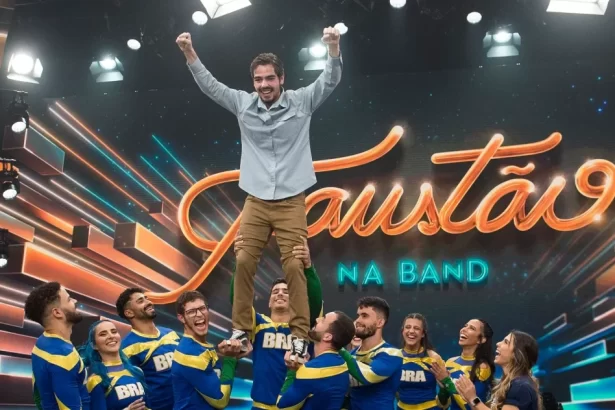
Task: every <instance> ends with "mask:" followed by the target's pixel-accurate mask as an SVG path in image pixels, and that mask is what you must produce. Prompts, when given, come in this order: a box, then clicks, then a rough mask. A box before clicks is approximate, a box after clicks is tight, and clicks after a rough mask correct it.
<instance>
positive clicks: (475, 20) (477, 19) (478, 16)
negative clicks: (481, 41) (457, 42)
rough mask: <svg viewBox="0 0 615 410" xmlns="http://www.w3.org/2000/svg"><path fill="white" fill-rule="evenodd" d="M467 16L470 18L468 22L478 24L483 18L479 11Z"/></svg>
mask: <svg viewBox="0 0 615 410" xmlns="http://www.w3.org/2000/svg"><path fill="white" fill-rule="evenodd" d="M467 18H468V23H470V24H478V23H480V21H481V20H482V19H483V16H482V14H480V13H479V12H478V11H473V12H472V13H470V14H468V17H467Z"/></svg>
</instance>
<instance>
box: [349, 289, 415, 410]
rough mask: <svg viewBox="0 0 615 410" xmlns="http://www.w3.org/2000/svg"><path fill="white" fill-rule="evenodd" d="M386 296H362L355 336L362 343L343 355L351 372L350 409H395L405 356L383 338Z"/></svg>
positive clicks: (387, 312)
mask: <svg viewBox="0 0 615 410" xmlns="http://www.w3.org/2000/svg"><path fill="white" fill-rule="evenodd" d="M389 310H390V309H389V304H388V303H387V301H386V300H384V299H382V298H379V297H373V296H366V297H364V298H361V299H359V302H358V309H357V316H358V317H357V319H356V320H355V328H356V332H355V336H357V337H358V338H360V339H361V345H360V346H359V347H357V348H355V349H354V350H352V352H350V353H349V352H347V351H346V350H342V351H341V352H340V355H341V356H342V357H343V358H344V361H345V362H346V364H347V365H348V371H349V373H350V374H351V375H352V378H351V388H350V407H344V408H346V409H350V410H368V409H369V410H372V409H392V408H393V407H394V403H395V394H396V393H397V390H398V387H399V384H400V380H401V368H402V364H403V356H402V354H401V350H400V349H398V348H396V347H395V346H393V345H391V344H390V343H387V342H385V341H384V339H383V337H382V329H383V328H384V326H385V325H386V323H387V321H388V320H389Z"/></svg>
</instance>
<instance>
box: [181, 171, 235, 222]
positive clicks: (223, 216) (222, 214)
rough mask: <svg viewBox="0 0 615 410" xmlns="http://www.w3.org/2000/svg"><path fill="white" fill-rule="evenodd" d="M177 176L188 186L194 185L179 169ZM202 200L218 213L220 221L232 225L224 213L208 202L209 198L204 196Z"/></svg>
mask: <svg viewBox="0 0 615 410" xmlns="http://www.w3.org/2000/svg"><path fill="white" fill-rule="evenodd" d="M179 175H181V176H182V178H184V179H185V180H186V182H187V183H188V185H189V186H192V185H194V183H193V182H192V181H191V180H190V178H188V177H187V176H186V174H184V173H183V172H182V170H181V169H180V170H179ZM204 198H205V199H206V200H207V202H208V203H209V204H210V205H211V206H212V207H213V208H214V210H215V211H216V212H217V213H218V215H220V216H221V217H222V219H224V220H225V221H226V222H227V223H228V224H229V225H230V224H232V223H233V221H231V220H230V219H228V217H227V216H226V215H225V214H224V212H222V211H220V210H219V209H218V207H217V206H216V205H215V204H214V203H213V202H211V200H210V199H209V198H207V197H206V196H204Z"/></svg>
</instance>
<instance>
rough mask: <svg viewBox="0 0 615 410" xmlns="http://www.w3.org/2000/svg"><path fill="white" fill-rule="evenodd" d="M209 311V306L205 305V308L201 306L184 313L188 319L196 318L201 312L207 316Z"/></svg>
mask: <svg viewBox="0 0 615 410" xmlns="http://www.w3.org/2000/svg"><path fill="white" fill-rule="evenodd" d="M208 310H209V306H207V305H203V306H199V307H198V308H194V309H190V310H186V311H185V312H184V316H186V317H195V316H196V312H201V314H202V315H203V316H205V314H206V313H207V311H208Z"/></svg>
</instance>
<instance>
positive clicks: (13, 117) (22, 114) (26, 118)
mask: <svg viewBox="0 0 615 410" xmlns="http://www.w3.org/2000/svg"><path fill="white" fill-rule="evenodd" d="M26 95H27V94H26V93H25V92H16V93H15V95H14V96H13V101H11V103H10V104H9V107H8V116H9V123H8V124H9V125H10V126H11V131H13V132H14V133H16V134H19V133H22V132H24V131H25V130H26V128H29V127H30V114H28V104H26V102H25V100H24V97H25V96H26Z"/></svg>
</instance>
